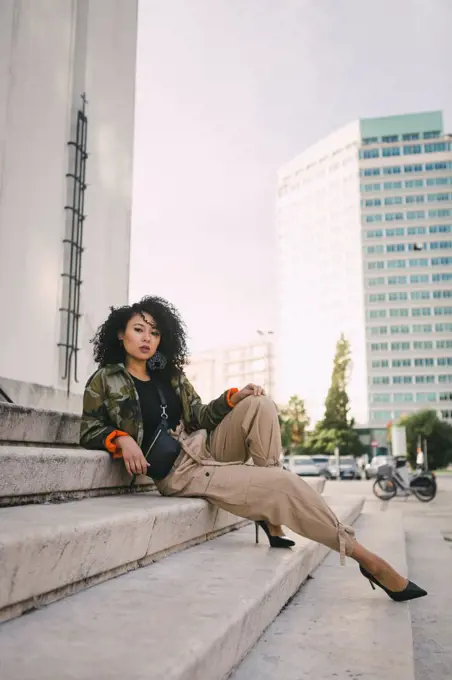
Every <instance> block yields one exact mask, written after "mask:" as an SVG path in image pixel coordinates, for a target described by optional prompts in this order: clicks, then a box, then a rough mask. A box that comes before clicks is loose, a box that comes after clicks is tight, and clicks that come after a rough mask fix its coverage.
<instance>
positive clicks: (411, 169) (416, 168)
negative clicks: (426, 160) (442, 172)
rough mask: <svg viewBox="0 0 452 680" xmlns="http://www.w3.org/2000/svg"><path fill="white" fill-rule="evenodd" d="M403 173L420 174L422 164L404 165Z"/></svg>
mask: <svg viewBox="0 0 452 680" xmlns="http://www.w3.org/2000/svg"><path fill="white" fill-rule="evenodd" d="M403 170H404V172H408V173H410V172H422V163H413V164H412V165H405V166H404V168H403Z"/></svg>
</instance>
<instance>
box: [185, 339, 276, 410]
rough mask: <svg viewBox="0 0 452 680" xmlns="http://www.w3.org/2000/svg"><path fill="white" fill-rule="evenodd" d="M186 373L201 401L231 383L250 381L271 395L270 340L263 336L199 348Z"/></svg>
mask: <svg viewBox="0 0 452 680" xmlns="http://www.w3.org/2000/svg"><path fill="white" fill-rule="evenodd" d="M185 373H186V375H187V377H188V378H189V380H190V381H191V382H192V383H193V385H194V387H195V389H196V391H197V392H198V394H199V395H200V397H201V399H202V400H203V402H204V403H206V402H209V401H211V400H212V399H215V398H216V397H218V396H220V394H221V393H222V392H224V391H225V390H227V389H229V388H231V387H237V388H238V389H241V388H242V387H245V385H247V384H248V383H250V382H252V383H255V384H256V385H262V387H264V389H265V390H266V392H267V394H269V395H270V396H273V394H274V353H273V342H272V341H271V340H270V338H269V337H268V336H263V337H262V340H260V341H255V342H250V343H248V344H244V345H238V346H234V347H228V348H222V349H214V350H208V351H205V352H200V353H199V354H196V355H194V356H192V357H190V363H189V365H188V366H187V367H186V370H185Z"/></svg>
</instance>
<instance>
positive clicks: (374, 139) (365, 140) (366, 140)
mask: <svg viewBox="0 0 452 680" xmlns="http://www.w3.org/2000/svg"><path fill="white" fill-rule="evenodd" d="M361 141H362V143H363V144H377V143H378V137H364V138H363V139H362V140H361Z"/></svg>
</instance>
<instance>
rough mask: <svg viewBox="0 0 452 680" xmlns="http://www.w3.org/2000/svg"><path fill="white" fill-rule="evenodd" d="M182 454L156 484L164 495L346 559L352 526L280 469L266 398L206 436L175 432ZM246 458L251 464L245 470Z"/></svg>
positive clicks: (246, 404) (274, 422)
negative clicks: (200, 502) (194, 501)
mask: <svg viewBox="0 0 452 680" xmlns="http://www.w3.org/2000/svg"><path fill="white" fill-rule="evenodd" d="M178 436H179V439H180V441H181V444H182V448H183V451H182V453H181V454H180V456H179V458H178V459H177V461H176V463H175V465H174V467H173V469H172V471H171V472H170V474H169V475H168V476H167V477H165V479H164V480H162V481H160V482H157V488H158V489H159V491H160V493H161V494H162V495H164V496H191V497H201V498H205V499H206V500H208V501H210V502H211V503H214V504H215V505H218V506H220V507H221V508H223V509H224V510H228V511H229V512H232V513H233V514H235V515H238V516H240V517H244V518H247V519H250V520H266V521H268V522H270V523H271V524H282V525H284V526H286V527H289V529H291V530H292V531H294V532H295V533H297V534H300V536H305V537H306V538H310V539H312V540H314V541H317V542H318V543H322V544H323V545H326V546H328V547H329V548H332V549H333V550H337V551H338V552H340V553H341V557H344V556H345V555H346V554H347V555H351V554H352V552H353V546H354V543H355V539H354V531H353V529H352V528H351V527H348V526H345V525H343V524H341V523H340V522H339V520H338V519H337V517H336V515H335V514H334V513H333V512H332V510H331V509H330V508H329V507H328V505H327V504H326V503H325V501H324V500H323V498H322V496H321V495H320V494H319V493H317V491H314V489H312V488H311V486H309V484H307V483H306V482H305V481H304V480H303V479H301V478H300V477H298V475H296V474H293V473H292V472H289V471H287V470H283V469H282V468H281V467H280V466H279V458H280V452H281V434H280V429H279V422H278V415H277V411H276V407H275V405H274V403H273V402H272V401H271V399H269V398H268V397H263V396H262V397H247V398H246V399H244V400H243V401H241V402H239V403H238V404H237V406H236V407H235V408H234V409H233V410H232V411H231V413H229V414H228V415H227V416H226V417H225V418H224V420H223V421H222V422H221V423H220V425H219V426H218V427H217V428H216V429H215V430H214V432H213V433H212V434H211V435H210V436H209V437H208V435H207V433H206V431H205V430H199V431H198V432H195V433H193V434H191V435H187V434H186V433H185V432H181V433H179V435H178ZM250 459H252V461H253V463H254V464H253V465H247V464H245V463H247V462H248V461H249V460H250Z"/></svg>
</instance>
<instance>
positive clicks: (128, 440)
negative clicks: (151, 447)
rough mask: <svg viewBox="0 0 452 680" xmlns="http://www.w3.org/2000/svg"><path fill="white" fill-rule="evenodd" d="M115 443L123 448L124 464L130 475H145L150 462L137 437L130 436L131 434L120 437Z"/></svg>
mask: <svg viewBox="0 0 452 680" xmlns="http://www.w3.org/2000/svg"><path fill="white" fill-rule="evenodd" d="M115 444H116V446H117V447H118V448H119V449H120V450H121V453H122V457H123V459H124V465H125V466H126V470H127V472H128V473H129V475H130V476H132V475H145V474H146V472H147V469H148V467H149V463H148V462H147V460H146V458H145V457H144V455H143V452H142V450H141V449H140V447H139V446H138V444H137V443H136V441H135V439H133V438H132V437H129V435H127V437H124V436H123V437H118V438H117V439H116V441H115Z"/></svg>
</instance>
